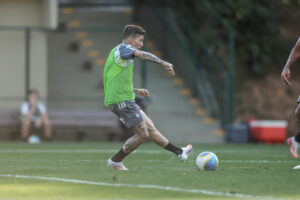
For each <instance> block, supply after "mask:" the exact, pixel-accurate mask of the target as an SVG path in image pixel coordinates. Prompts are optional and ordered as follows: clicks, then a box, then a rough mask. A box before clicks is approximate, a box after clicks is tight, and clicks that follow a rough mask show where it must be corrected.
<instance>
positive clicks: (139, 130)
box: [111, 120, 149, 162]
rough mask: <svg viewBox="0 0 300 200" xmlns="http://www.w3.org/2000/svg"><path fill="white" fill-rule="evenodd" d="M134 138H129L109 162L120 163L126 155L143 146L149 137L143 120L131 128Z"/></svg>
mask: <svg viewBox="0 0 300 200" xmlns="http://www.w3.org/2000/svg"><path fill="white" fill-rule="evenodd" d="M131 130H132V131H133V133H135V135H134V136H132V137H131V138H129V139H128V140H127V141H126V142H125V144H124V145H123V147H122V148H121V149H120V151H119V152H118V153H116V154H115V155H114V156H113V157H111V160H112V161H114V162H121V161H122V160H123V159H124V158H125V157H126V156H127V155H129V154H130V153H131V152H133V151H134V150H135V149H137V148H138V147H139V146H140V145H141V144H143V143H144V142H145V141H146V139H147V138H148V137H149V133H148V129H147V127H146V123H145V120H144V121H142V122H141V123H139V124H138V125H136V126H134V127H133V128H131Z"/></svg>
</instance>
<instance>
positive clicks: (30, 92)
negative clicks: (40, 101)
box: [27, 89, 39, 96]
mask: <svg viewBox="0 0 300 200" xmlns="http://www.w3.org/2000/svg"><path fill="white" fill-rule="evenodd" d="M31 94H36V95H37V96H39V92H38V91H37V89H30V90H28V92H27V95H31Z"/></svg>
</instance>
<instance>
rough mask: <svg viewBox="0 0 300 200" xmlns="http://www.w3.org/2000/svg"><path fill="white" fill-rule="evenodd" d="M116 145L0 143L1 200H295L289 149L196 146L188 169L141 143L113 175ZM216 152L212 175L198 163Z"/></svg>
mask: <svg viewBox="0 0 300 200" xmlns="http://www.w3.org/2000/svg"><path fill="white" fill-rule="evenodd" d="M120 147H121V144H119V143H42V144H35V145H33V144H27V143H0V163H1V164H0V199H3V200H4V199H5V200H12V199H22V200H23V199H25V200H27V199H30V200H32V199H33V200H35V199H39V200H40V199H75V200H77V199H95V200H96V199H128V200H129V199H130V200H135V199H136V200H143V199H211V200H212V199H218V200H219V199H221V200H222V199H268V200H279V199H300V170H292V168H293V167H294V166H295V165H299V164H300V161H299V160H298V161H297V160H295V159H294V158H292V156H291V155H290V154H289V149H288V146H287V145H279V146H277V145H274V146H273V145H269V146H267V145H194V151H193V153H192V154H191V156H190V159H189V160H188V161H187V162H186V163H182V162H180V161H179V160H178V159H177V157H176V156H175V155H173V154H172V153H170V152H167V151H165V150H163V149H161V148H159V147H158V146H156V145H154V144H153V143H146V144H144V145H142V146H141V148H139V149H138V150H137V152H135V153H134V154H132V155H130V156H129V157H128V158H127V159H126V161H125V162H124V163H125V164H126V166H127V167H128V168H129V171H115V170H113V169H111V168H109V167H107V165H106V159H107V158H109V157H110V156H111V155H112V154H113V153H114V152H116V151H117V150H119V148H120ZM206 150H208V151H213V152H215V153H216V154H217V155H218V157H219V160H220V163H219V167H218V169H217V170H216V171H210V172H206V171H204V172H203V171H198V170H197V169H196V165H195V158H196V156H197V154H198V153H200V152H202V151H206Z"/></svg>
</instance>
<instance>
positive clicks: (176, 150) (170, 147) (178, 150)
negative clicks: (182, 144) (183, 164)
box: [165, 142, 182, 155]
mask: <svg viewBox="0 0 300 200" xmlns="http://www.w3.org/2000/svg"><path fill="white" fill-rule="evenodd" d="M165 149H167V150H169V151H172V152H174V153H175V154H176V155H180V154H182V149H181V148H179V147H176V146H174V145H173V144H171V143H170V142H169V144H168V145H167V146H166V147H165Z"/></svg>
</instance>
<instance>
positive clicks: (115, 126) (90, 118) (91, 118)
mask: <svg viewBox="0 0 300 200" xmlns="http://www.w3.org/2000/svg"><path fill="white" fill-rule="evenodd" d="M48 116H49V119H50V121H51V124H52V127H53V131H54V133H57V132H59V130H61V129H64V130H66V129H67V130H68V131H71V132H75V133H76V134H77V140H82V139H83V138H84V136H85V135H86V133H87V130H88V129H96V130H97V132H99V131H98V130H100V129H101V130H104V132H105V133H107V136H108V140H115V139H120V138H121V135H122V129H121V125H120V121H119V119H118V118H117V117H116V116H115V115H114V114H113V113H111V112H110V111H88V110H49V111H48ZM20 125H21V122H20V112H19V111H17V110H0V127H1V129H3V128H5V129H8V130H9V131H8V132H10V135H11V136H10V137H9V139H16V138H17V137H18V136H19V135H20ZM102 132H103V131H102Z"/></svg>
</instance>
